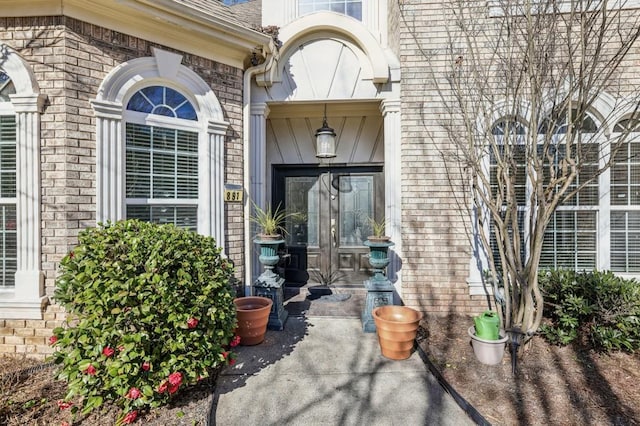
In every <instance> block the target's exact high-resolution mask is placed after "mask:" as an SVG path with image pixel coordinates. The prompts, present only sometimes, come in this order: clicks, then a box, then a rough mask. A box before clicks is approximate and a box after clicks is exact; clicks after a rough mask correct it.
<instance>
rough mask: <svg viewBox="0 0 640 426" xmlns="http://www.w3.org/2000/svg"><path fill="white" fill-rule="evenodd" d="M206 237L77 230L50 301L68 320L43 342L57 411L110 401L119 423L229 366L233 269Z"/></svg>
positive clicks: (165, 228)
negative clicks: (54, 370)
mask: <svg viewBox="0 0 640 426" xmlns="http://www.w3.org/2000/svg"><path fill="white" fill-rule="evenodd" d="M220 253H221V249H219V248H218V247H217V246H216V243H215V241H214V240H213V239H212V238H210V237H205V236H202V235H199V234H197V233H195V232H191V231H187V230H184V229H179V228H177V227H175V226H173V225H157V224H151V223H146V222H141V221H137V220H126V221H120V222H116V223H107V224H106V225H99V226H98V227H96V228H90V229H86V230H84V231H83V232H81V234H80V235H79V245H78V246H77V247H76V248H75V249H74V250H73V251H71V252H70V253H68V254H67V255H66V256H65V257H64V259H63V260H62V262H61V265H60V274H59V276H58V278H57V281H56V289H55V293H54V298H55V300H56V302H57V303H58V304H60V305H61V306H63V307H64V308H65V310H66V312H67V313H68V319H67V326H65V327H60V328H56V329H55V330H54V335H53V336H52V337H51V339H50V342H51V344H52V345H53V346H54V347H55V349H56V351H55V352H54V354H53V355H52V358H53V361H54V362H55V363H57V364H59V365H60V366H61V368H60V369H59V373H58V374H59V376H58V378H59V379H62V380H65V381H67V382H68V393H67V395H66V397H65V400H64V401H60V402H59V405H60V406H61V408H68V407H70V406H71V407H72V410H73V411H74V414H77V412H78V411H80V413H81V414H86V413H88V412H90V411H91V410H93V409H95V408H97V407H100V406H101V405H102V404H103V403H104V402H106V401H110V402H112V403H115V404H117V405H119V406H120V407H122V414H121V416H120V419H119V422H120V423H131V422H133V421H134V420H135V418H136V416H137V414H138V412H139V411H140V410H145V409H149V408H152V407H158V406H160V405H163V404H165V403H167V402H168V400H169V398H170V397H171V396H172V395H174V394H175V393H176V392H178V390H179V389H180V388H181V387H182V388H183V387H184V386H186V385H190V384H195V383H196V382H198V381H199V380H202V379H203V378H207V377H209V376H210V375H211V374H212V373H213V372H215V371H216V369H217V368H218V367H220V366H223V365H225V364H229V363H233V358H234V356H235V355H234V354H232V353H231V352H230V347H231V346H235V345H236V344H237V343H238V340H237V338H234V335H233V330H234V328H235V322H236V317H235V308H234V305H233V294H232V288H231V285H230V279H231V277H232V274H233V267H232V264H231V263H230V262H229V261H228V260H227V259H225V258H224V257H222V256H221V255H220Z"/></svg>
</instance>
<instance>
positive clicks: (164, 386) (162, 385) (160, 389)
mask: <svg viewBox="0 0 640 426" xmlns="http://www.w3.org/2000/svg"><path fill="white" fill-rule="evenodd" d="M168 386H169V382H167V381H164V382H162V383H160V386H158V393H165V392H166V391H167V387H168Z"/></svg>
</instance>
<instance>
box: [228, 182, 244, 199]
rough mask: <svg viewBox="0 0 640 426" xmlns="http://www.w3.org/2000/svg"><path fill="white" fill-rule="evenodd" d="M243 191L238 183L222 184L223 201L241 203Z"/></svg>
mask: <svg viewBox="0 0 640 426" xmlns="http://www.w3.org/2000/svg"><path fill="white" fill-rule="evenodd" d="M243 194H244V191H243V190H242V186H240V185H232V184H226V185H225V186H224V201H225V203H241V202H242V195H243Z"/></svg>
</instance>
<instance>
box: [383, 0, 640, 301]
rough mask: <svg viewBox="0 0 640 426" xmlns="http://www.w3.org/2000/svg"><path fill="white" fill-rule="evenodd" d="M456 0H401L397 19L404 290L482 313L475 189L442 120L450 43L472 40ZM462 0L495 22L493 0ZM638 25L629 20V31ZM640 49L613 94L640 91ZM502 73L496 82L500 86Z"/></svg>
mask: <svg viewBox="0 0 640 426" xmlns="http://www.w3.org/2000/svg"><path fill="white" fill-rule="evenodd" d="M452 3H455V2H442V1H437V0H432V1H424V0H400V1H399V2H398V9H397V13H398V14H399V15H400V16H398V17H395V18H393V21H394V22H398V23H399V31H400V63H401V72H402V88H401V102H402V164H403V167H402V194H403V197H402V226H403V229H402V233H403V250H404V259H403V265H402V273H403V289H402V291H403V298H404V300H405V302H406V303H407V304H408V305H411V306H414V307H418V308H421V309H422V310H424V311H427V312H438V313H448V312H466V313H477V312H478V311H479V310H484V309H486V308H487V303H486V298H485V297H481V296H473V297H472V296H470V295H469V291H468V285H467V283H466V279H467V278H468V276H469V272H470V270H469V269H470V268H469V261H470V258H471V253H470V243H469V236H468V232H467V229H466V227H467V226H468V225H469V222H470V221H469V219H468V216H467V215H466V214H465V212H464V209H465V208H466V207H468V206H469V205H470V202H469V199H468V194H469V190H468V188H465V185H464V184H465V183H466V182H465V181H464V180H462V179H461V176H460V173H458V174H457V175H456V173H455V172H456V171H457V172H459V171H460V169H459V167H458V164H456V163H455V161H454V160H453V158H452V156H447V153H449V152H452V151H454V148H455V147H454V145H453V144H452V143H451V142H450V141H449V139H448V137H447V134H446V132H445V131H444V129H443V127H442V124H443V122H445V120H453V122H454V123H455V119H456V117H455V116H452V114H451V111H448V110H447V109H446V108H445V107H444V106H443V96H444V97H445V98H446V97H447V96H449V95H450V93H448V92H447V91H446V88H447V83H446V81H445V79H446V76H447V73H450V72H452V70H453V67H454V64H453V61H454V58H455V57H456V56H455V55H457V54H458V53H455V54H454V53H452V51H451V49H450V47H451V46H452V45H453V46H454V48H458V47H461V46H462V45H464V44H465V43H464V42H463V41H462V40H461V39H460V38H457V36H455V34H454V33H455V32H456V28H455V23H454V22H452V20H451V19H446V18H445V13H444V9H445V8H446V6H447V4H452ZM463 3H464V4H465V7H468V8H469V9H471V8H472V7H475V8H476V9H475V10H474V11H473V12H472V13H475V14H474V15H473V16H474V17H475V18H476V19H474V20H473V24H474V25H475V26H476V27H477V28H479V29H484V30H486V28H491V27H490V25H491V24H493V22H491V20H492V19H494V18H489V17H488V9H487V4H486V1H481V0H479V1H476V2H473V1H469V2H463ZM391 10H392V9H391V8H390V11H391ZM630 14H636V15H635V16H638V15H637V14H638V11H637V10H635V11H632V10H629V11H625V12H624V13H623V16H629V15H630ZM390 21H391V18H390ZM636 27H637V24H636V25H630V24H629V25H626V30H628V31H631V29H632V28H636ZM390 28H391V27H390ZM622 28H623V29H625V25H622ZM451 35H453V37H452V38H451V39H450V36H451ZM613 40H615V35H614V37H613ZM476 41H477V42H478V43H479V44H478V45H479V47H480V48H481V49H482V48H486V49H490V43H485V41H484V40H482V39H476ZM457 44H458V45H459V46H458V45H457ZM461 52H462V51H461ZM486 52H489V50H487V51H486ZM639 52H640V44H639V43H636V45H635V46H634V47H633V48H632V49H631V50H630V52H629V55H628V57H627V59H626V60H625V62H624V64H623V65H622V66H621V67H620V68H619V69H618V70H617V72H616V75H615V76H614V78H612V79H611V84H610V85H609V86H608V87H607V88H606V89H607V93H608V94H610V95H613V96H614V97H618V99H622V98H623V97H624V96H626V95H628V94H630V93H633V92H634V91H635V92H636V93H637V87H638V73H637V72H634V71H633V70H634V69H635V68H637V66H638V64H639V59H638V58H639V57H640V56H639ZM490 77H491V76H490ZM495 79H496V80H495V81H490V83H491V84H495V85H496V86H495V87H498V86H497V85H499V83H500V81H499V79H498V77H497V76H495ZM438 80H439V81H440V84H436V83H435V82H436V81H438ZM438 89H440V90H442V89H444V91H440V90H438ZM636 96H637V95H636ZM635 102H636V103H637V98H636V101H635ZM451 172H454V173H451Z"/></svg>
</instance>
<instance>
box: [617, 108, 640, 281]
mask: <svg viewBox="0 0 640 426" xmlns="http://www.w3.org/2000/svg"><path fill="white" fill-rule="evenodd" d="M624 131H631V133H630V134H629V136H628V137H627V138H626V140H625V141H623V142H622V145H621V146H620V147H619V149H617V150H616V151H615V153H614V165H613V167H612V168H611V177H610V202H611V226H610V227H611V241H610V250H611V254H610V255H611V270H612V271H614V272H623V273H635V274H637V273H640V120H639V119H638V118H627V119H624V120H621V121H620V122H618V123H617V124H616V126H615V127H614V132H624Z"/></svg>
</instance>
